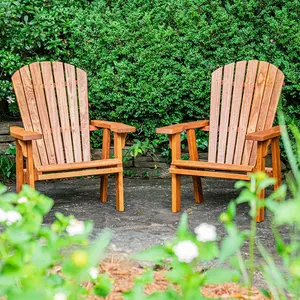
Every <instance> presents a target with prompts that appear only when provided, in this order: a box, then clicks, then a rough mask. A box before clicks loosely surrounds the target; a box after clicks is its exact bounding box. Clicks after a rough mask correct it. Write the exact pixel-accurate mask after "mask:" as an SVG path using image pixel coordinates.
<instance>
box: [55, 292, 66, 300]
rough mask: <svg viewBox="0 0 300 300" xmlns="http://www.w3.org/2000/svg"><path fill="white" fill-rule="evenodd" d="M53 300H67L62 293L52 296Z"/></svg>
mask: <svg viewBox="0 0 300 300" xmlns="http://www.w3.org/2000/svg"><path fill="white" fill-rule="evenodd" d="M53 300H67V296H66V295H65V294H64V293H57V294H55V295H54V298H53Z"/></svg>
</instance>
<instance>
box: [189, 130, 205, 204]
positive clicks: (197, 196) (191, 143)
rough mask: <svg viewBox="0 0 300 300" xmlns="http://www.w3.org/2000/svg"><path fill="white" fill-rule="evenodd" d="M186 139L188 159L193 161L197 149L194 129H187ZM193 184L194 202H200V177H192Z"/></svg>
mask: <svg viewBox="0 0 300 300" xmlns="http://www.w3.org/2000/svg"><path fill="white" fill-rule="evenodd" d="M187 140H188V149H189V156H190V161H191V162H192V163H193V162H194V161H198V150H197V142H196V133H195V130H194V129H188V130H187ZM193 185H194V196H195V202H196V203H201V202H203V201H204V199H203V190H202V183H201V178H200V177H193Z"/></svg>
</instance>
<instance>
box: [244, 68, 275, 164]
mask: <svg viewBox="0 0 300 300" xmlns="http://www.w3.org/2000/svg"><path fill="white" fill-rule="evenodd" d="M276 73H277V68H276V67H275V66H273V65H271V64H270V65H269V69H268V75H267V78H266V83H265V89H264V95H263V99H262V102H261V106H260V111H259V116H258V120H257V125H256V131H262V130H264V129H265V124H266V119H267V114H268V110H269V106H270V101H271V97H272V92H273V88H274V83H275V77H276ZM256 149H257V143H254V144H253V147H252V152H251V154H250V162H249V163H250V165H254V164H255V161H256Z"/></svg>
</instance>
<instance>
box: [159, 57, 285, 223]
mask: <svg viewBox="0 0 300 300" xmlns="http://www.w3.org/2000/svg"><path fill="white" fill-rule="evenodd" d="M283 82H284V75H283V73H282V72H281V71H280V70H279V69H278V68H277V67H275V66H273V65H271V64H269V63H267V62H264V61H257V60H250V61H248V62H247V61H239V62H236V63H231V64H228V65H225V66H224V67H221V68H218V69H217V70H215V71H214V72H213V73H212V81H211V103H210V120H209V121H208V120H202V121H196V122H189V123H183V124H175V125H171V126H166V127H162V128H158V129H157V131H156V132H157V133H160V134H161V133H163V134H168V136H169V140H170V147H171V149H172V163H171V167H170V173H171V174H172V175H171V176H172V211H173V212H179V211H180V175H189V176H192V178H193V185H194V195H195V201H196V202H198V203H201V202H203V191H202V185H201V177H216V178H228V179H242V180H249V179H250V178H249V173H251V172H256V171H267V172H268V173H269V174H270V176H273V177H274V178H275V179H276V180H277V181H276V184H275V186H274V189H277V188H278V186H279V185H280V184H281V169H280V150H279V136H280V128H279V126H276V127H272V125H273V121H274V117H275V114H276V109H277V105H278V101H279V98H280V93H281V89H282V86H283ZM195 129H200V130H203V131H208V132H209V149H208V162H202V161H201V162H200V161H198V151H197V146H196V136H195ZM185 130H186V132H187V141H188V151H189V160H182V159H181V144H180V134H181V132H183V131H185ZM270 145H271V149H272V167H273V168H272V169H266V168H265V157H266V155H267V153H268V149H269V146H270ZM259 197H260V199H264V191H262V192H261V193H260V195H259ZM263 220H264V209H263V208H261V209H260V210H259V211H258V216H257V222H261V221H263Z"/></svg>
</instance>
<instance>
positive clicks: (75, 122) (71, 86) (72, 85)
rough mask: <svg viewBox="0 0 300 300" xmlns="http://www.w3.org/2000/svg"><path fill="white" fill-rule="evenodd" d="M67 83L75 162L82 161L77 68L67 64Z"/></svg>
mask: <svg viewBox="0 0 300 300" xmlns="http://www.w3.org/2000/svg"><path fill="white" fill-rule="evenodd" d="M65 72H66V82H67V91H68V100H69V111H70V123H71V131H72V140H73V149H74V158H75V162H81V161H82V153H81V139H80V127H79V116H78V99H77V92H76V77H75V67H74V66H72V65H69V64H65Z"/></svg>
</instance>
